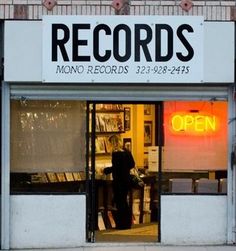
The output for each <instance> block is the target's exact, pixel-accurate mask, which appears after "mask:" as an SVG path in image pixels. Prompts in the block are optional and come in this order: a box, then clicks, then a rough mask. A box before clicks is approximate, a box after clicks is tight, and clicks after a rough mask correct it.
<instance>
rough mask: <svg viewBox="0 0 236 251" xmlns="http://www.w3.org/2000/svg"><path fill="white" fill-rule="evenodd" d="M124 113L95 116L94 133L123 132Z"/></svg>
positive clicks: (117, 112) (98, 114)
mask: <svg viewBox="0 0 236 251" xmlns="http://www.w3.org/2000/svg"><path fill="white" fill-rule="evenodd" d="M124 131H125V130H124V111H116V112H115V113H110V112H109V113H102V112H100V113H97V114H96V132H101V133H113V132H124Z"/></svg>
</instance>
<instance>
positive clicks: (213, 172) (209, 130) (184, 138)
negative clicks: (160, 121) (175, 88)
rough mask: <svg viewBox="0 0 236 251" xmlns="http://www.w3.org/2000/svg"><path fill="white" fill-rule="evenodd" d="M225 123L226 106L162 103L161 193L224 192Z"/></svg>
mask: <svg viewBox="0 0 236 251" xmlns="http://www.w3.org/2000/svg"><path fill="white" fill-rule="evenodd" d="M227 120H228V114H227V102H207V101H198V102H197V101H193V102H187V101H168V102H164V139H165V142H164V149H163V166H162V171H163V183H162V185H163V186H162V190H163V192H173V193H217V194H218V193H221V192H225V191H222V190H221V187H222V179H224V182H227V179H226V178H227V140H228V136H227Z"/></svg>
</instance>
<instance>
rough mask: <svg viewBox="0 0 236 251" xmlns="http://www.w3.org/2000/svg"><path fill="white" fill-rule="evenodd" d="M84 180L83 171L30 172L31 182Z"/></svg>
mask: <svg viewBox="0 0 236 251" xmlns="http://www.w3.org/2000/svg"><path fill="white" fill-rule="evenodd" d="M81 180H85V173H84V172H65V173H64V172H59V173H54V172H48V173H34V174H31V183H56V182H73V181H81Z"/></svg>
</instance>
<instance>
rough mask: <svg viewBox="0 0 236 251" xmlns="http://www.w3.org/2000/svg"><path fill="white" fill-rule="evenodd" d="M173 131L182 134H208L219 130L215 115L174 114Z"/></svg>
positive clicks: (172, 120)
mask: <svg viewBox="0 0 236 251" xmlns="http://www.w3.org/2000/svg"><path fill="white" fill-rule="evenodd" d="M171 129H172V131H173V132H175V133H181V134H191V135H192V134H196V135H198V134H201V135H202V134H208V133H214V132H216V131H217V129H218V121H217V118H216V116H215V115H209V114H201V113H191V112H190V113H186V112H182V113H174V114H172V116H171Z"/></svg>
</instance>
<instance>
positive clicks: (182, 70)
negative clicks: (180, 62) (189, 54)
mask: <svg viewBox="0 0 236 251" xmlns="http://www.w3.org/2000/svg"><path fill="white" fill-rule="evenodd" d="M189 72H190V66H162V65H160V66H137V67H136V72H135V73H136V74H173V75H176V74H189Z"/></svg>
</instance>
